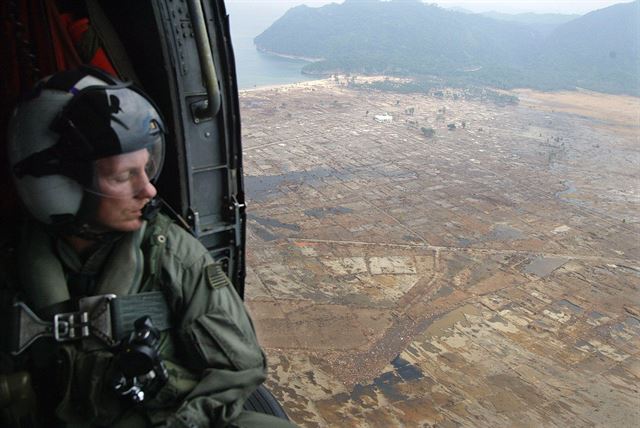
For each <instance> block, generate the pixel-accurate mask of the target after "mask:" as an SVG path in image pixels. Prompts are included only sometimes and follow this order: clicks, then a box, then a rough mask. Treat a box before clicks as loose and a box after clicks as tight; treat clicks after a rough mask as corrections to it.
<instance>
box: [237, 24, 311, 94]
mask: <svg viewBox="0 0 640 428" xmlns="http://www.w3.org/2000/svg"><path fill="white" fill-rule="evenodd" d="M231 42H232V44H233V51H234V54H235V58H236V72H237V75H238V89H251V88H257V87H261V86H269V85H285V84H288V83H298V82H303V81H305V80H312V79H318V77H315V76H307V75H304V74H302V72H301V70H302V67H303V66H304V65H305V64H307V62H306V61H304V60H298V59H289V58H282V57H279V56H276V55H271V54H267V53H264V52H260V51H258V50H257V49H256V47H255V45H254V44H253V36H247V35H242V34H235V35H234V34H232V35H231Z"/></svg>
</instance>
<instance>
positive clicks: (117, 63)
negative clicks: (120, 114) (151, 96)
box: [86, 0, 142, 86]
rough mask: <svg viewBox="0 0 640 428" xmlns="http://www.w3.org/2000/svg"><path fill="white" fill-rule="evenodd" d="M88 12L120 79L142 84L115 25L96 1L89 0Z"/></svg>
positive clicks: (87, 3)
mask: <svg viewBox="0 0 640 428" xmlns="http://www.w3.org/2000/svg"><path fill="white" fill-rule="evenodd" d="M86 5H87V12H88V13H89V19H90V20H91V25H93V29H94V30H95V32H96V33H97V34H98V37H99V38H100V40H101V41H102V44H103V48H104V50H105V51H106V53H107V56H108V57H109V59H110V60H111V63H112V64H113V66H114V68H115V69H116V71H117V72H118V75H119V77H120V78H121V79H122V80H130V81H133V82H134V83H136V84H137V85H138V86H142V85H141V84H140V79H138V76H136V72H135V71H134V68H133V65H132V64H131V61H130V60H129V57H128V56H127V51H126V50H125V48H124V45H123V44H122V41H121V40H120V37H119V36H118V33H116V31H115V29H114V28H113V24H111V21H109V19H108V18H107V15H106V14H105V12H104V10H103V9H102V6H100V4H99V3H98V1H96V0H87V2H86Z"/></svg>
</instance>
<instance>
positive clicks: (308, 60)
mask: <svg viewBox="0 0 640 428" xmlns="http://www.w3.org/2000/svg"><path fill="white" fill-rule="evenodd" d="M254 46H255V47H256V49H257V51H258V52H262V53H264V54H268V55H273V56H277V57H280V58H286V59H293V60H299V61H306V62H320V61H324V60H325V58H314V57H307V56H296V55H289V54H283V53H279V52H275V51H270V50H268V49H265V48H263V47H260V46H258V45H255V44H254Z"/></svg>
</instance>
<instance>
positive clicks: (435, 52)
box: [255, 0, 640, 95]
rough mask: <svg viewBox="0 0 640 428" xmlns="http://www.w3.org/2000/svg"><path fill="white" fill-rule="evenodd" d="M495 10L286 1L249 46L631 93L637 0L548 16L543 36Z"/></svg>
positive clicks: (395, 68) (332, 65)
mask: <svg viewBox="0 0 640 428" xmlns="http://www.w3.org/2000/svg"><path fill="white" fill-rule="evenodd" d="M500 18H501V19H494V18H490V17H487V16H482V15H478V14H468V13H462V12H455V11H451V10H445V9H442V8H440V7H438V6H436V5H430V4H425V3H421V2H419V1H417V0H392V1H386V2H383V1H371V0H365V1H362V0H346V1H345V2H344V3H342V4H335V3H333V4H329V5H326V6H323V7H320V8H311V7H307V6H298V7H295V8H293V9H290V10H289V11H288V12H287V13H286V14H285V15H284V16H282V18H280V19H279V20H277V21H276V22H275V23H274V24H273V25H272V26H271V27H269V28H268V29H267V30H265V31H264V32H263V33H262V34H260V35H259V36H258V37H256V38H255V44H256V46H257V48H258V49H260V50H264V51H268V52H272V53H277V54H283V55H291V56H299V57H306V58H316V59H319V60H318V61H316V62H313V63H310V64H308V65H306V66H305V67H304V69H303V72H305V73H310V74H330V73H336V72H340V73H363V74H390V75H404V76H427V75H428V76H437V77H439V78H441V79H445V80H447V81H450V82H453V83H456V82H457V83H461V84H465V83H473V84H479V83H480V84H488V85H493V86H497V87H504V88H509V87H516V86H529V87H534V88H541V89H560V88H573V87H582V88H587V89H593V90H599V91H606V92H616V93H631V94H635V95H640V82H639V79H640V77H639V73H640V49H639V43H640V25H639V24H638V23H639V22H640V0H636V1H634V2H632V3H621V4H618V5H614V6H610V7H608V8H605V9H601V10H598V11H594V12H591V13H589V14H587V15H584V16H581V17H579V18H576V19H573V20H570V21H569V22H565V23H558V22H557V23H556V25H557V27H556V28H555V30H553V31H552V32H551V33H550V34H545V32H544V31H539V30H538V29H536V27H535V25H529V24H526V23H523V22H517V21H518V20H517V19H513V20H511V21H509V20H506V19H504V16H503V17H500ZM556 19H557V18H556ZM532 24H535V23H534V22H532ZM547 33H548V32H547Z"/></svg>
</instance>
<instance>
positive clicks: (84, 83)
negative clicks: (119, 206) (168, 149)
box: [8, 68, 165, 227]
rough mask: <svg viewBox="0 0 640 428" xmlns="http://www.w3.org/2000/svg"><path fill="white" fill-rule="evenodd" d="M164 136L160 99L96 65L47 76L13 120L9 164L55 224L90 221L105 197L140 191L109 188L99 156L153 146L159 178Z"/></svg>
mask: <svg viewBox="0 0 640 428" xmlns="http://www.w3.org/2000/svg"><path fill="white" fill-rule="evenodd" d="M164 134H165V127H164V123H163V121H162V118H161V117H160V114H159V113H158V109H157V108H156V107H155V105H154V103H153V101H152V100H151V99H150V98H149V97H147V96H146V95H145V94H144V93H143V92H142V91H141V90H139V89H138V88H136V87H135V86H134V85H132V84H131V83H124V82H121V81H119V80H117V79H115V78H113V77H111V76H109V75H107V74H105V73H103V72H101V71H99V70H96V69H92V68H80V69H77V70H70V71H63V72H60V73H57V74H54V75H52V76H50V77H48V78H45V79H43V80H42V81H41V82H39V83H38V84H37V85H36V87H35V89H34V91H33V92H32V93H31V94H30V96H29V97H28V98H27V99H25V100H24V101H23V102H21V103H20V104H19V105H18V107H16V109H15V110H14V112H13V115H12V117H11V119H10V123H9V132H8V147H9V161H10V164H11V173H12V175H13V178H14V181H15V184H16V188H17V191H18V194H19V196H20V199H21V200H22V202H23V203H24V205H25V207H26V209H27V210H28V211H29V212H30V213H31V214H32V215H33V216H34V217H35V218H36V219H37V220H39V221H41V222H43V223H45V224H47V225H52V226H62V227H65V226H66V227H69V226H73V225H75V226H78V225H79V224H80V223H86V222H87V221H90V218H91V216H92V215H93V214H94V212H92V209H93V210H95V206H96V203H95V201H96V200H97V199H98V198H100V197H130V196H132V195H131V194H121V195H113V194H105V193H103V192H102V190H101V188H100V187H99V186H98V184H97V179H96V161H98V160H100V159H103V158H106V157H110V156H116V155H121V154H126V153H131V152H136V151H139V150H143V149H146V150H147V151H148V161H147V165H146V167H145V170H146V171H145V172H146V176H147V177H148V178H149V179H150V180H152V181H153V180H155V179H156V178H157V176H158V175H159V173H160V169H161V167H162V163H163V160H164V144H165V142H164ZM132 192H135V190H132ZM92 201H93V202H92ZM85 226H86V225H85Z"/></svg>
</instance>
